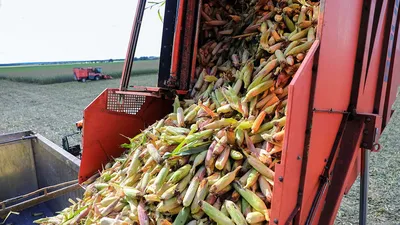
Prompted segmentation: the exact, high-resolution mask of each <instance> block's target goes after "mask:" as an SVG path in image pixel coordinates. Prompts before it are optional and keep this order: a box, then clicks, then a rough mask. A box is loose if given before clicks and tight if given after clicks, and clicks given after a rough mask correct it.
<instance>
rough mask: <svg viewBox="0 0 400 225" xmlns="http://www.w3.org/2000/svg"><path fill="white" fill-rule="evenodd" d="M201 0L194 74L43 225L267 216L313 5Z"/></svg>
mask: <svg viewBox="0 0 400 225" xmlns="http://www.w3.org/2000/svg"><path fill="white" fill-rule="evenodd" d="M230 2H232V1H206V0H205V1H204V2H203V3H204V4H203V5H202V8H201V15H202V23H201V28H200V29H201V33H200V36H199V43H200V46H201V47H200V48H199V50H198V56H197V69H196V74H195V77H196V80H193V82H192V83H191V91H190V94H189V95H190V96H189V98H188V99H186V100H183V101H180V100H179V99H178V98H176V99H175V102H174V112H173V113H171V114H169V115H167V116H166V117H165V118H163V119H161V120H159V121H157V122H156V123H155V124H153V125H151V126H150V127H148V128H147V129H145V130H144V131H143V132H142V133H140V134H138V135H137V136H136V137H134V138H132V139H130V143H128V144H125V145H124V147H126V148H128V149H127V150H126V152H125V153H124V154H123V155H122V156H120V157H119V158H116V159H114V160H113V162H109V163H108V164H106V165H105V167H104V169H103V171H102V172H101V173H100V176H99V177H98V178H97V179H96V180H95V181H94V182H93V183H91V184H90V185H88V186H87V188H86V191H85V194H84V196H83V198H82V199H78V201H76V202H75V201H73V200H71V202H72V203H73V204H72V205H71V206H70V207H69V208H66V209H65V210H63V211H62V212H60V214H59V215H57V216H54V217H49V218H43V219H39V220H37V221H35V222H36V223H40V224H85V225H89V224H101V225H106V224H121V225H122V224H140V225H147V224H157V225H158V224H163V225H167V224H174V225H184V224H190V225H195V224H198V225H199V224H224V225H234V224H236V225H245V224H266V223H267V221H269V215H270V209H271V199H272V198H273V187H274V175H275V173H274V169H275V165H276V164H277V163H279V162H280V158H281V152H282V146H283V140H284V136H285V123H286V109H287V95H288V84H289V83H290V81H291V79H292V77H293V76H294V75H295V73H296V71H297V69H298V68H299V66H300V64H301V62H302V61H303V60H304V58H305V54H306V52H307V50H308V49H309V48H310V47H311V45H312V43H313V41H314V40H315V36H316V34H315V33H316V32H315V31H316V24H317V20H318V12H319V4H318V3H315V2H306V1H305V0H302V1H301V0H297V1H296V0H259V1H257V0H252V1H236V3H235V4H233V5H232V4H229V3H230Z"/></svg>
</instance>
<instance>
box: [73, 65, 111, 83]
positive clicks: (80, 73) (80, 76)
mask: <svg viewBox="0 0 400 225" xmlns="http://www.w3.org/2000/svg"><path fill="white" fill-rule="evenodd" d="M73 71H74V78H75V80H77V81H82V82H86V81H87V80H107V79H112V76H110V75H107V74H103V73H102V69H101V67H95V68H93V67H88V68H74V70H73Z"/></svg>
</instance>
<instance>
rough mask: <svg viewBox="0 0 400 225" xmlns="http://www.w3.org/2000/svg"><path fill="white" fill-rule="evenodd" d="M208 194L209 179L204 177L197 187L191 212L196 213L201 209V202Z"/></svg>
mask: <svg viewBox="0 0 400 225" xmlns="http://www.w3.org/2000/svg"><path fill="white" fill-rule="evenodd" d="M207 194H208V180H207V179H204V180H202V181H201V182H200V184H199V187H198V188H197V191H196V194H195V196H194V199H193V203H192V204H191V206H190V212H191V213H192V214H196V213H197V212H199V211H200V205H199V202H200V201H203V200H204V199H205V198H206V196H207Z"/></svg>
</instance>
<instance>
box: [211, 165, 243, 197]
mask: <svg viewBox="0 0 400 225" xmlns="http://www.w3.org/2000/svg"><path fill="white" fill-rule="evenodd" d="M241 168H242V167H241V166H239V167H237V168H236V169H235V170H234V171H232V172H229V173H227V174H226V175H225V176H223V177H221V178H220V179H219V180H218V181H217V182H215V183H214V184H213V185H211V187H210V192H211V193H216V192H218V191H220V190H222V189H223V188H225V187H226V186H228V185H229V184H230V183H232V181H233V180H234V179H235V177H236V174H237V172H239V170H240V169H241Z"/></svg>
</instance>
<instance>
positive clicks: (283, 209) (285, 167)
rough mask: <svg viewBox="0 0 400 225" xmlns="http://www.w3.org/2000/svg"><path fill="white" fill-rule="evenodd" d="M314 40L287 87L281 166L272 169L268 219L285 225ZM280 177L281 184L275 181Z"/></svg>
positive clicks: (292, 203)
mask: <svg viewBox="0 0 400 225" xmlns="http://www.w3.org/2000/svg"><path fill="white" fill-rule="evenodd" d="M318 45H319V41H315V42H314V44H313V46H312V47H311V49H310V51H309V52H308V53H307V56H306V58H305V59H304V61H303V63H302V64H301V66H300V68H299V70H298V71H297V73H296V75H295V76H294V78H293V80H292V81H291V83H290V84H289V95H288V106H287V107H288V108H287V115H286V116H287V122H286V126H285V133H286V135H285V140H284V146H283V151H282V158H281V163H280V164H279V165H277V166H276V168H275V181H274V193H273V196H274V198H273V199H272V209H271V218H272V220H275V219H278V221H281V222H283V223H285V221H287V219H288V218H289V216H290V214H291V213H292V211H293V210H294V209H295V208H296V204H297V195H298V191H299V183H300V175H301V166H302V160H301V159H302V158H303V153H304V152H303V151H304V148H303V146H304V141H305V136H306V125H307V117H308V109H309V107H308V105H309V100H310V90H311V77H312V68H313V62H314V55H315V52H316V51H317V48H318ZM280 177H281V178H283V182H281V181H280V180H279V178H280Z"/></svg>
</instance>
